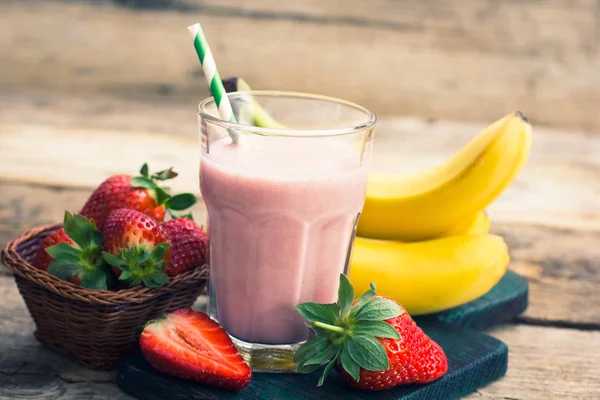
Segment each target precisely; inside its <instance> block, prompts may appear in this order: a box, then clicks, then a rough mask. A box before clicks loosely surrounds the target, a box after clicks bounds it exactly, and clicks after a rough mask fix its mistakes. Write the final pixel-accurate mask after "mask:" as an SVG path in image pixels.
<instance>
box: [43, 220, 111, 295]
mask: <svg viewBox="0 0 600 400" xmlns="http://www.w3.org/2000/svg"><path fill="white" fill-rule="evenodd" d="M63 229H64V231H65V234H66V235H67V236H68V237H69V238H70V239H71V240H73V241H74V242H75V244H73V245H71V244H68V243H65V242H63V243H59V244H56V245H54V246H50V247H48V248H46V252H47V253H48V254H49V255H50V257H52V258H53V259H54V260H53V261H52V263H51V264H50V265H49V266H48V273H49V274H51V275H54V276H56V277H58V278H60V279H63V280H66V281H71V280H73V278H74V277H78V278H79V279H78V280H77V281H75V282H76V283H79V281H80V285H81V286H83V287H85V288H89V289H107V288H108V286H109V283H110V282H111V281H112V279H111V278H110V276H109V275H108V274H107V273H106V264H105V263H104V260H103V258H102V234H101V233H100V231H98V229H97V228H96V224H95V223H94V221H92V220H90V219H88V218H86V217H84V216H82V215H79V214H71V213H70V212H68V211H66V212H65V216H64V219H63Z"/></svg>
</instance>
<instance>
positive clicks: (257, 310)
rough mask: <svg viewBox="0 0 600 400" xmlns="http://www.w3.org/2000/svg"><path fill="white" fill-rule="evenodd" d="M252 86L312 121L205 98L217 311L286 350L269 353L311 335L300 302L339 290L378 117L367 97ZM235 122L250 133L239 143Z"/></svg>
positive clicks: (236, 333) (239, 328) (330, 298)
mask: <svg viewBox="0 0 600 400" xmlns="http://www.w3.org/2000/svg"><path fill="white" fill-rule="evenodd" d="M248 93H252V95H253V97H254V99H256V100H257V101H259V102H260V103H261V104H263V105H265V104H266V105H268V106H269V108H270V110H269V111H270V112H271V113H272V114H273V115H274V116H276V118H277V119H278V120H279V121H281V122H282V123H285V124H286V125H287V126H290V125H292V124H294V123H297V121H302V120H305V121H306V120H308V126H309V127H310V128H309V129H306V128H304V127H301V128H304V129H302V130H296V131H295V130H293V129H291V130H281V131H279V130H274V129H270V130H269V129H263V128H257V127H249V126H243V125H235V124H229V123H227V122H222V121H218V120H217V118H216V117H215V116H214V115H211V114H210V113H209V112H205V113H203V112H202V111H203V109H202V107H203V104H204V103H206V101H205V102H204V103H202V104H201V105H200V122H201V135H202V142H203V152H202V156H201V161H200V188H201V192H202V196H203V198H204V201H205V203H206V207H207V210H208V222H209V237H210V275H211V276H210V312H211V316H212V317H213V318H215V319H217V320H218V321H219V323H220V324H221V325H222V326H223V327H224V328H225V330H227V332H228V333H229V334H230V335H231V336H232V337H233V338H234V339H237V340H238V341H241V343H243V346H246V345H247V346H249V348H250V353H252V352H255V353H256V349H260V350H261V351H263V350H264V349H267V350H268V349H269V348H270V347H269V346H275V347H272V348H277V349H278V350H277V351H278V352H277V353H272V354H269V353H267V355H266V356H265V359H266V360H267V361H268V362H270V361H271V360H272V359H274V358H277V357H279V356H280V353H279V351H280V350H281V348H283V347H286V346H287V345H290V346H292V347H290V346H288V347H290V348H293V346H294V345H297V344H298V343H300V342H302V341H304V340H307V339H308V338H309V335H310V331H309V330H308V328H306V326H305V321H304V318H303V317H302V316H301V315H300V314H299V313H298V312H297V311H296V309H295V306H296V305H297V304H299V303H303V302H308V301H311V302H318V303H333V302H335V301H336V299H337V289H338V282H339V274H340V273H343V272H345V269H346V266H347V259H348V256H349V251H350V248H351V244H352V239H353V232H354V228H355V225H356V222H357V219H358V217H359V215H360V212H361V210H362V207H363V204H364V200H365V192H366V183H367V168H368V160H369V156H370V150H371V145H372V127H373V125H374V122H375V120H374V116H373V115H372V114H371V113H369V112H368V111H366V110H365V109H363V108H361V107H359V106H355V105H352V104H350V103H345V102H342V101H339V102H338V101H335V100H332V99H329V98H323V97H319V96H312V95H297V94H285V93H284V94H283V95H281V94H279V95H278V96H277V98H276V99H275V100H276V101H273V102H271V101H269V100H273V99H270V98H261V96H265V95H264V93H263V94H261V92H247V93H246V94H245V95H246V96H247V95H248ZM232 96H235V94H233V95H230V99H231V97H232ZM298 96H300V98H299V99H298V98H296V97H298ZM267 97H268V96H267ZM313 97H314V98H313ZM286 102H288V103H289V102H291V103H289V104H286ZM282 103H283V104H284V105H285V106H284V107H282V108H281V109H278V108H277V107H276V106H277V105H279V104H282ZM295 103H299V104H295ZM292 105H293V107H292ZM310 105H313V106H316V108H310V109H306V107H307V106H310ZM303 107H304V108H305V109H302V108H303ZM282 110H283V111H285V112H283V111H282ZM215 112H216V110H215ZM311 114H312V115H313V118H312V119H311ZM286 116H289V119H287V120H286V118H285V117H286ZM323 120H328V122H327V124H326V126H325V127H324V128H322V129H318V130H317V129H316V128H317V126H318V124H319V123H320V124H324V122H323ZM360 122H362V125H359V126H358V127H356V125H358V123H360ZM234 126H235V128H234ZM292 126H293V125H292ZM228 128H229V129H237V130H238V131H239V132H240V133H241V137H240V140H239V142H238V143H236V144H233V143H232V141H231V139H230V138H229V137H228V135H227V129H228ZM299 129H300V128H299ZM236 343H238V342H236ZM238 345H239V343H238ZM242 355H243V356H246V355H245V354H244V352H243V351H242ZM292 356H293V353H292ZM254 357H255V355H252V354H250V355H247V357H246V358H247V360H249V362H250V364H251V367H252V368H253V369H260V370H278V371H281V370H290V369H289V368H288V367H285V368H283V369H282V368H281V363H279V364H278V366H277V367H273V368H271V367H270V366H265V363H264V362H260V363H258V365H259V367H258V368H256V365H253V358H254Z"/></svg>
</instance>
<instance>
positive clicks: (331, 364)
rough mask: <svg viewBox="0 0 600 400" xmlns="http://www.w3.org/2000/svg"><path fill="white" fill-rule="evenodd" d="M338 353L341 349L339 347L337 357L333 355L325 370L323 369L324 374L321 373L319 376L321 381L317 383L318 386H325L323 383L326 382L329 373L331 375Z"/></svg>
mask: <svg viewBox="0 0 600 400" xmlns="http://www.w3.org/2000/svg"><path fill="white" fill-rule="evenodd" d="M338 354H340V349H338V351H337V353H336V354H335V357H333V359H332V360H331V361H330V362H329V364H327V366H326V367H325V370H324V371H323V375H321V377H320V378H319V382H318V383H317V386H318V387H321V386H323V383H324V382H325V378H327V375H329V373H330V372H331V369H332V368H333V366H334V365H335V362H336V359H337V356H338Z"/></svg>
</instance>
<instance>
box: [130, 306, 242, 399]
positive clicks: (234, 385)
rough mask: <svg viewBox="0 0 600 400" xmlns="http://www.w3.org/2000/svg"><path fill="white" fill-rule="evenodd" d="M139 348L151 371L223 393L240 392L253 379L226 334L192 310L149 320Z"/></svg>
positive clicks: (206, 318)
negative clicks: (223, 390)
mask: <svg viewBox="0 0 600 400" xmlns="http://www.w3.org/2000/svg"><path fill="white" fill-rule="evenodd" d="M140 346H141V348H142V353H143V354H144V357H145V358H146V360H148V362H149V363H150V364H151V365H152V366H153V367H154V368H156V369H157V370H159V371H161V372H164V373H165V374H169V375H172V376H176V377H178V378H182V379H187V380H191V381H195V382H198V383H201V384H204V385H210V386H215V387H218V388H221V389H226V390H240V389H243V388H245V387H246V386H248V384H249V383H250V380H251V379H252V372H251V371H250V368H249V367H248V365H247V364H246V363H245V362H244V360H243V359H242V357H241V356H240V355H239V354H238V352H237V350H236V348H235V346H234V345H233V343H232V342H231V339H230V338H229V336H228V335H227V332H225V330H224V329H223V328H221V326H220V325H219V324H218V323H216V322H215V321H213V320H212V319H210V318H209V317H208V315H206V314H204V313H201V312H198V311H194V310H192V309H191V308H186V309H182V310H178V311H175V312H172V313H170V314H168V315H167V316H166V317H165V318H163V319H161V320H158V321H150V322H149V323H148V324H147V325H146V326H145V327H144V330H143V331H142V335H141V338H140Z"/></svg>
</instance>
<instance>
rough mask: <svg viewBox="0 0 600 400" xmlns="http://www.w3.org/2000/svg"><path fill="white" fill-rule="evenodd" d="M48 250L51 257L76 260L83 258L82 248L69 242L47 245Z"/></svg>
mask: <svg viewBox="0 0 600 400" xmlns="http://www.w3.org/2000/svg"><path fill="white" fill-rule="evenodd" d="M46 252H48V254H50V257H52V258H54V259H57V258H62V257H65V258H70V259H72V260H73V261H76V260H79V259H80V258H81V250H79V249H76V248H75V247H73V246H71V245H69V244H68V243H59V244H55V245H54V246H50V247H47V248H46Z"/></svg>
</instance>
